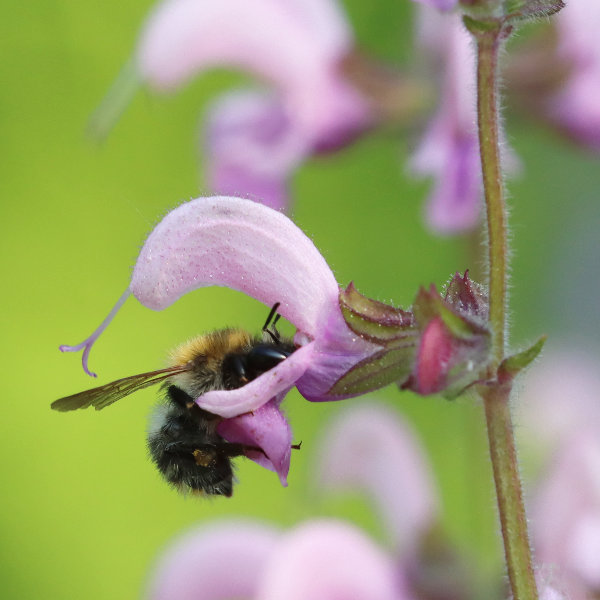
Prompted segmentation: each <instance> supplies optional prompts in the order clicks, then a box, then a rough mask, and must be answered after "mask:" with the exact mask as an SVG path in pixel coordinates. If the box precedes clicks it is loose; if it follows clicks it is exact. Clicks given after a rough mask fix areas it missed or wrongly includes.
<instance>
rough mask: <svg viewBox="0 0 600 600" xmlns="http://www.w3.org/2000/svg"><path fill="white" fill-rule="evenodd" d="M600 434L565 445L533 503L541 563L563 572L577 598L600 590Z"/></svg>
mask: <svg viewBox="0 0 600 600" xmlns="http://www.w3.org/2000/svg"><path fill="white" fill-rule="evenodd" d="M599 433H600V432H594V434H591V433H590V432H584V433H582V434H580V435H578V436H574V437H572V438H570V439H569V440H568V441H567V442H566V443H565V444H564V445H563V446H562V447H560V448H559V449H558V451H557V453H556V455H555V457H554V460H553V461H552V464H551V465H550V467H549V469H548V471H547V472H546V473H545V476H544V478H543V480H542V482H541V484H540V486H539V489H538V491H537V494H536V496H535V499H534V503H533V505H532V513H531V514H532V522H533V537H534V545H535V548H536V555H537V558H538V560H539V561H541V562H542V563H543V564H545V565H547V566H549V565H554V566H556V567H558V568H559V569H560V577H559V579H562V580H563V581H562V584H563V586H564V587H566V588H567V589H568V590H569V597H570V598H571V599H572V600H576V599H579V598H581V600H584V599H585V598H588V597H589V596H588V594H590V593H594V594H597V593H598V592H599V591H600V439H599V437H598V434H599Z"/></svg>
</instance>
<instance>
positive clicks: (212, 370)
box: [51, 303, 299, 496]
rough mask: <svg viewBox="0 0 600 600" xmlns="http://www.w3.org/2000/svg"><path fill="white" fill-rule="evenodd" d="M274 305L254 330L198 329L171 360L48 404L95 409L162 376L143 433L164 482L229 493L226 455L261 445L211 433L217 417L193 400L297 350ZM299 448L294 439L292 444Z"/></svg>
mask: <svg viewBox="0 0 600 600" xmlns="http://www.w3.org/2000/svg"><path fill="white" fill-rule="evenodd" d="M278 307H279V303H277V304H275V305H274V306H273V308H272V309H271V312H270V313H269V316H268V317H267V320H266V322H265V324H264V326H263V328H262V334H261V335H258V336H253V335H251V334H250V333H248V332H247V331H245V330H243V329H222V330H218V331H213V332H211V333H208V334H205V335H201V336H199V337H196V338H194V339H193V340H191V341H189V342H187V343H185V344H183V345H181V346H180V347H178V348H176V349H175V350H174V351H173V352H172V353H171V361H170V362H171V365H170V366H169V367H167V368H165V369H158V370H156V371H150V372H148V373H141V374H139V375H132V376H130V377H124V378H123V379H118V380H116V381H113V382H111V383H107V384H105V385H102V386H100V387H96V388H93V389H91V390H86V391H84V392H80V393H78V394H74V395H72V396H66V397H65V398H60V399H59V400H56V401H54V402H53V403H52V405H51V408H52V409H53V410H58V411H63V412H65V411H71V410H77V409H80V408H88V407H90V406H93V407H94V408H95V409H96V410H101V409H103V408H105V407H106V406H109V405H111V404H113V403H114V402H116V401H117V400H120V399H121V398H124V397H125V396H129V395H130V394H132V393H133V392H136V391H138V390H141V389H143V388H146V387H149V386H151V385H155V384H158V383H161V382H162V383H163V388H164V389H165V400H166V401H165V403H163V404H159V406H157V408H156V410H155V411H154V413H153V415H152V418H151V422H150V428H149V432H148V450H149V452H150V457H151V459H152V461H153V462H154V464H155V465H156V466H157V468H158V470H159V471H160V473H161V474H162V475H163V477H164V478H165V479H166V480H167V482H168V483H170V484H171V485H173V486H175V487H176V488H178V489H180V490H182V491H186V490H188V491H193V492H197V493H204V494H210V495H221V496H231V494H232V491H233V470H232V464H231V459H232V458H234V457H236V456H242V455H245V454H246V453H247V452H252V451H254V452H262V449H261V448H258V447H255V446H249V445H245V444H235V443H232V442H228V441H226V440H225V439H223V437H221V436H220V435H219V434H218V433H217V427H218V425H219V423H220V422H221V421H222V417H220V416H218V415H214V414H212V413H210V412H208V411H206V410H203V409H201V408H200V407H199V406H198V405H197V404H196V402H195V399H196V398H198V397H199V396H201V395H203V394H205V393H206V392H209V391H211V390H232V389H236V388H239V387H242V386H244V385H245V384H246V383H248V382H249V381H252V380H253V379H256V378H257V377H258V376H259V375H262V374H263V373H265V372H266V371H268V370H269V369H272V368H273V367H275V366H276V365H278V364H279V363H280V362H282V361H284V360H285V359H286V358H287V357H288V356H290V354H292V353H293V352H294V350H295V346H294V344H293V342H292V340H290V339H287V338H283V337H281V335H280V334H279V332H278V331H277V328H276V324H277V321H278V320H279V317H280V315H279V314H278V313H277V309H278ZM292 447H293V448H298V447H299V446H292Z"/></svg>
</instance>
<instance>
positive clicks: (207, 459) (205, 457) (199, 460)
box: [192, 446, 217, 467]
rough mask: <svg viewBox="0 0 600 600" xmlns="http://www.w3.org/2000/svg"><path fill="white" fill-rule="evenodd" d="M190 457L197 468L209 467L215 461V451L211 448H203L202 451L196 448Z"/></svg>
mask: <svg viewBox="0 0 600 600" xmlns="http://www.w3.org/2000/svg"><path fill="white" fill-rule="evenodd" d="M192 456H193V457H194V460H195V461H196V464H197V465H198V466H199V467H210V466H211V465H213V464H214V462H215V460H216V459H217V450H216V448H214V447H212V446H205V447H204V448H202V449H200V448H196V449H195V450H194V451H193V452H192Z"/></svg>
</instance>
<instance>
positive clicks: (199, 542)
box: [147, 519, 412, 600]
mask: <svg viewBox="0 0 600 600" xmlns="http://www.w3.org/2000/svg"><path fill="white" fill-rule="evenodd" d="M147 597H148V598H150V599H151V600H227V599H229V598H232V597H234V598H246V599H248V600H281V599H282V598H286V600H296V599H297V600H306V599H307V598H310V599H311V600H339V599H344V600H410V599H411V598H412V596H411V595H409V594H408V593H407V592H406V590H405V589H404V585H403V582H402V580H401V577H400V574H399V572H398V569H397V568H396V565H395V564H394V561H393V560H392V558H391V557H390V556H388V555H387V554H386V553H385V552H384V551H383V550H382V549H381V548H379V547H378V545H377V544H375V543H374V542H373V541H371V540H370V539H369V538H368V537H367V536H366V535H365V534H364V533H362V532H361V531H360V530H359V529H357V528H355V527H353V526H351V525H349V524H347V523H344V522H341V521H336V520H334V519H321V520H313V521H308V522H306V523H303V524H301V525H299V526H297V527H296V528H294V529H292V530H290V531H288V532H285V533H284V532H277V531H276V530H274V529H273V528H272V527H271V526H268V525H262V524H259V523H251V522H239V521H237V522H236V521H229V522H224V523H221V524H213V525H212V526H210V527H203V528H200V529H198V530H197V531H194V532H190V533H188V534H187V535H185V536H184V537H183V538H182V539H181V540H179V541H177V542H175V544H174V546H173V547H171V548H170V549H169V550H168V551H167V553H166V554H165V555H164V556H163V557H162V558H161V560H160V562H159V564H158V567H157V569H156V571H155V572H154V573H153V576H152V581H151V583H150V586H149V593H148V594H147Z"/></svg>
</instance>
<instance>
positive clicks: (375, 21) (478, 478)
mask: <svg viewBox="0 0 600 600" xmlns="http://www.w3.org/2000/svg"><path fill="white" fill-rule="evenodd" d="M345 5H346V7H347V9H348V12H349V15H350V19H351V21H352V23H353V25H354V28H355V31H356V37H357V39H358V41H359V43H360V44H361V45H362V46H364V47H365V48H367V49H368V50H369V51H370V52H371V53H373V54H375V55H376V56H379V57H381V58H382V59H384V60H387V61H390V62H391V63H396V64H405V63H407V61H409V60H410V54H411V47H412V42H413V33H412V31H411V19H412V16H411V15H412V11H413V6H412V5H411V3H410V2H408V0H402V1H400V2H398V1H397V0H379V1H378V2H373V3H366V2H362V1H361V0H346V1H345ZM150 7H151V2H149V1H148V0H129V1H128V2H126V3H122V2H117V1H116V0H103V1H102V2H100V1H98V0H88V1H87V2H77V1H75V0H45V1H44V2H41V1H39V0H34V1H32V2H26V3H5V4H4V5H3V10H2V13H3V18H2V20H1V21H0V49H1V54H0V56H1V58H0V81H1V84H2V90H1V93H0V123H1V126H0V131H1V135H0V152H1V160H0V188H1V189H2V199H1V218H0V223H1V227H2V235H1V236H0V244H1V247H2V254H1V256H2V278H1V282H2V283H1V285H2V294H1V297H2V311H1V312H0V318H1V320H2V329H1V331H2V333H1V347H2V370H3V378H2V396H3V402H2V418H1V419H0V469H1V471H0V472H1V478H2V486H1V488H0V489H1V492H0V590H1V591H0V595H1V596H2V598H7V599H8V598H20V599H26V598H40V597H45V598H61V599H63V600H68V599H70V598H77V599H79V598H84V597H85V598H87V599H88V600H101V599H115V598H136V597H140V596H141V595H143V591H144V589H145V585H146V581H147V577H148V573H149V572H150V571H151V569H152V564H153V561H154V560H155V558H156V556H157V555H158V553H159V552H160V550H161V548H163V547H164V546H165V544H166V543H167V542H168V541H169V540H170V539H172V538H173V536H174V535H176V534H177V533H179V532H181V531H183V530H184V529H185V528H186V527H188V526H190V525H192V524H196V523H199V522H201V521H206V520H211V519H215V518H217V517H222V516H228V515H247V516H251V517H257V518H264V519H268V520H270V521H274V522H276V523H279V524H281V525H284V526H285V525H291V524H293V523H296V522H298V521H299V520H301V519H303V518H306V517H310V516H315V515H338V516H343V517H347V518H349V519H351V520H353V521H354V522H356V523H358V524H359V525H361V526H363V527H365V528H366V529H367V530H368V531H369V532H370V533H371V534H372V535H373V536H375V537H376V538H379V539H382V536H381V533H382V532H381V531H380V524H379V523H378V522H377V520H376V519H375V517H374V516H373V514H372V512H371V511H370V510H369V509H368V508H367V505H366V504H364V503H363V501H362V500H361V499H360V498H358V497H351V498H337V499H327V500H322V499H318V495H316V494H315V493H314V490H313V489H312V488H313V485H312V484H313V480H312V479H311V476H312V474H313V472H314V466H313V465H314V461H315V460H316V456H315V449H314V448H315V444H314V443H313V442H314V441H315V440H316V439H317V437H318V435H319V434H322V432H323V429H324V428H325V427H326V424H327V421H328V420H329V419H330V418H331V417H332V416H333V415H334V413H335V412H336V411H338V410H339V409H340V408H341V407H340V405H339V404H337V405H336V404H329V405H326V404H320V405H313V404H309V403H308V402H306V401H304V400H303V399H302V398H301V397H300V396H299V395H298V394H296V393H295V392H293V393H291V394H290V395H289V396H288V398H287V400H286V404H285V406H286V410H287V413H288V415H289V417H290V420H291V422H292V426H293V428H294V432H295V437H296V439H297V440H302V441H303V447H302V450H301V451H300V452H296V453H294V456H293V463H292V469H291V473H290V478H289V487H288V488H287V489H284V488H282V487H280V485H279V483H278V480H277V478H276V476H275V475H273V474H272V473H269V472H267V471H264V470H262V469H261V468H259V467H258V466H257V465H255V464H253V463H250V462H249V461H238V463H239V464H238V469H237V475H238V479H239V484H238V485H237V487H236V490H235V494H234V497H233V498H232V499H215V500H209V501H199V500H197V499H194V498H185V497H182V496H180V495H178V494H177V493H175V492H174V491H173V490H171V489H169V487H168V486H167V485H165V484H164V482H163V481H162V480H161V479H160V477H159V475H158V473H157V472H156V471H155V470H154V468H153V467H152V465H151V464H150V462H149V461H148V460H147V457H146V450H145V429H146V419H147V414H148V412H149V410H150V407H151V405H152V404H153V403H154V402H155V396H156V391H155V390H152V389H149V390H144V391H142V392H140V393H138V394H137V395H135V396H133V397H130V398H129V399H127V400H124V401H121V402H120V403H118V405H115V406H114V407H112V408H111V409H109V410H106V411H102V412H100V413H96V412H94V411H83V412H79V413H71V414H59V413H54V412H52V411H50V408H49V405H50V402H51V401H52V400H54V399H56V398H58V397H61V396H64V395H67V394H71V393H74V392H77V391H80V390H82V389H85V388H87V387H91V386H93V385H95V384H99V383H105V382H108V381H111V380H113V379H116V378H119V377H122V376H125V375H129V374H133V373H137V372H142V371H146V370H150V369H153V368H157V367H160V366H162V365H163V361H164V359H165V356H166V352H167V350H168V349H169V348H171V347H172V346H174V345H176V344H178V343H179V342H181V341H182V340H185V339H187V338H188V337H190V336H192V335H195V334H197V333H201V332H203V331H206V330H210V329H212V328H219V327H223V326H226V325H242V326H245V327H247V328H249V329H256V330H258V329H259V328H260V326H261V325H262V323H263V321H264V318H265V315H266V309H265V307H263V306H261V305H259V304H258V303H256V302H254V301H253V300H251V299H249V298H246V297H244V296H242V295H241V294H239V293H236V292H232V291H230V290H224V289H206V290H200V291H197V292H195V293H193V294H190V295H189V296H188V297H185V298H183V299H182V300H180V301H179V302H177V303H176V304H175V305H174V306H173V307H171V308H169V309H167V310H165V311H164V312H162V313H154V312H152V311H150V310H148V309H145V308H143V307H141V306H140V305H138V304H136V302H135V300H133V299H130V300H129V301H128V302H127V304H126V305H125V307H124V308H123V309H122V310H121V312H120V313H119V314H118V316H117V318H116V319H115V321H114V322H113V324H112V325H111V326H110V327H109V329H108V330H107V332H106V333H105V334H104V335H103V336H102V338H101V340H100V342H99V343H98V344H97V345H96V346H95V347H94V351H93V352H92V356H91V361H90V366H91V368H92V370H95V371H97V372H98V373H99V379H98V380H97V381H92V380H91V379H90V378H89V377H87V376H86V375H85V374H84V373H83V371H82V370H81V367H80V356H79V355H73V354H67V355H63V354H61V353H60V352H59V351H58V345H59V344H61V343H77V342H79V341H80V340H82V339H83V338H84V337H86V336H87V335H88V334H89V333H90V332H91V331H92V330H93V329H94V328H95V327H96V325H97V324H98V323H99V322H100V321H101V320H102V319H103V318H104V316H105V315H106V314H107V312H108V311H109V309H110V308H111V307H112V305H113V303H114V302H115V301H116V300H117V299H118V297H119V296H120V295H121V293H122V291H123V290H124V289H125V287H126V286H127V284H128V279H129V274H130V269H131V265H132V264H133V262H134V260H135V257H136V254H137V251H138V248H139V246H140V245H141V243H142V242H143V240H144V238H145V236H146V235H147V233H148V232H149V231H150V229H151V228H152V227H153V225H154V224H155V223H156V222H157V221H158V220H159V219H160V218H161V217H162V216H163V215H164V214H165V213H166V212H167V211H168V210H169V209H170V208H172V207H174V206H176V205H177V204H178V203H180V202H182V201H184V200H187V199H190V198H193V197H197V196H199V195H202V194H206V192H207V190H206V189H205V187H204V184H203V182H202V178H201V174H200V173H201V169H200V164H201V156H200V154H199V152H198V147H197V146H198V140H199V135H200V134H199V131H200V123H201V115H202V112H203V110H204V109H205V107H206V106H207V101H208V100H209V99H210V98H212V97H213V96H214V94H215V93H216V92H219V91H224V90H226V89H229V88H230V87H231V85H232V84H233V83H237V82H239V81H240V80H242V79H243V78H242V77H241V76H240V75H235V74H230V73H225V72H215V73H212V74H210V75H207V76H203V77H201V78H199V79H197V80H195V81H194V82H193V83H192V84H191V85H189V86H187V87H186V88H185V89H184V90H183V91H181V92H179V93H177V94H175V95H173V96H169V97H156V96H152V95H150V94H148V93H146V92H144V91H140V92H138V93H137V95H136V96H135V98H134V100H133V102H132V103H131V105H130V106H129V107H128V109H127V110H126V112H125V114H124V115H123V117H122V119H121V120H120V121H119V122H118V123H117V125H116V126H115V127H114V129H113V130H112V132H111V133H110V135H109V136H108V138H107V139H106V140H105V141H104V142H102V143H98V142H94V141H92V140H90V139H89V138H87V137H86V136H85V129H86V124H87V121H88V118H89V116H90V114H91V113H92V111H93V110H94V108H95V107H96V106H97V105H98V103H99V101H100V100H101V99H102V97H103V95H104V94H105V92H106V90H107V89H108V87H109V85H110V84H111V82H112V81H113V79H114V77H115V76H116V74H117V73H118V72H119V70H120V68H121V66H122V65H123V63H124V62H125V61H126V59H127V58H128V57H129V56H130V53H131V50H132V48H133V46H134V43H135V39H136V35H137V31H138V30H139V26H140V24H141V23H142V22H143V20H144V18H145V16H146V14H147V12H148V10H149V8H150ZM524 34H526V30H525V32H524ZM420 125H421V124H420V123H415V127H414V131H413V130H409V131H406V130H404V131H402V132H395V131H385V132H379V133H376V134H373V135H370V136H368V137H366V138H364V139H362V140H361V141H359V143H357V144H356V145H354V146H352V147H351V148H348V149H347V150H345V151H343V152H342V153H339V154H336V155H334V156H330V157H322V158H319V159H314V160H312V161H311V162H310V163H309V164H307V165H306V166H305V167H303V168H302V170H301V171H300V172H299V173H298V174H297V176H296V177H295V179H294V182H293V189H294V194H295V197H296V204H295V208H294V218H295V220H296V221H297V223H298V224H299V225H300V226H301V227H302V228H303V229H304V230H305V231H306V232H307V233H308V235H309V236H311V238H312V239H313V240H314V242H315V244H316V245H317V247H319V248H320V250H321V251H322V253H323V254H324V256H325V257H326V259H327V260H328V261H329V263H330V265H331V266H332V268H333V269H334V271H335V273H336V275H337V277H338V280H339V281H340V282H341V283H347V282H348V281H350V280H354V281H355V282H356V284H357V286H358V288H359V289H360V290H361V291H362V292H364V293H365V294H367V295H369V296H371V297H374V298H378V299H381V300H384V301H392V300H393V301H394V302H395V303H397V304H399V305H404V306H407V305H409V304H410V302H411V300H412V298H413V296H414V294H415V291H416V290H417V288H418V286H420V285H422V284H429V283H430V282H436V283H438V284H440V285H441V284H443V283H444V282H445V281H446V280H447V279H448V277H449V276H450V275H451V274H452V273H453V272H454V271H455V270H464V269H465V268H470V269H472V272H474V273H480V272H481V263H480V261H479V258H478V255H481V248H480V246H479V244H478V242H477V240H476V239H474V238H469V239H467V238H456V237H455V238H439V237H435V236H433V235H432V234H430V233H429V232H428V231H427V230H426V229H425V228H424V226H423V223H422V218H421V215H422V210H423V201H424V198H425V196H426V192H427V190H428V187H429V185H428V184H427V183H423V182H415V181H414V180H412V179H411V178H410V177H409V176H408V175H407V174H406V170H405V165H406V160H407V157H408V156H409V154H410V151H411V150H412V149H413V148H414V147H415V144H416V142H417V140H418V131H419V127H420ZM506 127H507V131H508V138H509V140H510V142H511V144H512V145H513V146H514V148H515V149H516V151H517V153H518V154H519V156H520V157H521V160H522V166H523V170H522V175H521V176H520V178H519V179H517V180H514V181H512V182H511V183H510V186H509V189H510V204H511V207H512V208H511V223H512V244H511V246H512V249H513V259H514V260H513V268H512V276H511V288H512V289H511V301H512V305H511V306H512V311H511V312H512V316H511V329H512V336H511V339H512V343H513V345H514V346H515V347H519V346H520V345H522V344H525V343H527V342H531V341H533V340H534V339H536V337H537V336H538V335H539V334H541V333H547V334H549V335H550V344H551V345H554V346H558V345H560V344H563V343H567V344H579V345H583V346H584V347H586V348H592V350H591V351H592V352H594V344H595V342H596V339H597V337H598V334H600V331H599V325H598V319H597V303H598V300H597V299H598V297H599V293H600V289H599V287H600V284H599V281H600V278H599V276H598V275H599V273H598V264H599V260H598V259H599V254H600V253H599V250H598V242H597V239H598V233H597V232H598V224H599V223H600V207H599V206H600V205H599V203H598V202H597V196H598V193H599V192H598V190H599V189H600V169H598V164H599V163H598V160H597V158H596V157H594V156H591V155H589V154H587V153H585V152H583V151H582V150H579V149H577V148H575V147H574V146H572V145H570V144H569V143H568V142H565V141H563V140H562V139H560V138H559V137H557V136H556V135H555V134H553V133H551V132H548V131H545V130H543V129H541V128H540V127H539V125H537V124H534V123H531V122H529V121H528V120H527V119H525V118H524V117H520V116H518V115H515V114H513V113H512V112H511V111H510V107H509V110H507V111H506ZM400 133H401V134H400ZM378 397H379V399H380V400H382V401H383V402H386V403H387V404H389V405H391V406H394V407H395V408H396V409H397V410H398V411H399V412H401V413H402V414H404V415H406V417H407V418H408V419H409V421H410V422H411V423H412V424H413V426H414V427H415V429H416V430H417V432H418V433H419V434H420V436H421V437H422V439H423V443H424V445H425V447H426V448H427V450H428V452H429V455H430V458H431V461H432V464H433V466H434V468H435V474H436V480H437V482H438V485H439V489H440V494H441V496H442V499H443V503H444V523H445V525H446V527H447V529H448V531H449V533H450V535H451V537H452V540H453V541H454V542H455V543H456V544H457V545H458V546H459V547H460V548H461V549H462V550H463V551H464V552H465V553H466V555H467V556H469V557H471V558H472V559H473V560H474V561H475V562H476V564H478V565H479V566H480V567H481V569H482V570H483V571H484V572H490V573H491V572H494V570H497V569H500V568H501V567H500V565H501V548H500V544H499V538H498V535H497V531H498V527H497V524H496V514H495V508H494V503H495V500H494V495H493V490H492V484H491V474H490V468H489V464H488V458H487V448H486V442H485V435H484V430H483V421H482V415H481V412H480V408H479V407H478V406H476V405H475V404H474V403H473V402H472V401H470V400H468V399H464V400H459V401H457V402H455V403H448V402H446V401H444V400H442V399H440V398H435V397H433V398H418V397H415V396H412V395H410V394H408V393H402V394H401V393H399V392H398V391H397V390H395V389H391V388H390V389H388V390H386V391H385V392H383V393H381V394H379V396H378ZM348 402H353V401H348ZM398 501H399V506H400V507H401V498H399V499H398Z"/></svg>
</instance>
